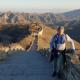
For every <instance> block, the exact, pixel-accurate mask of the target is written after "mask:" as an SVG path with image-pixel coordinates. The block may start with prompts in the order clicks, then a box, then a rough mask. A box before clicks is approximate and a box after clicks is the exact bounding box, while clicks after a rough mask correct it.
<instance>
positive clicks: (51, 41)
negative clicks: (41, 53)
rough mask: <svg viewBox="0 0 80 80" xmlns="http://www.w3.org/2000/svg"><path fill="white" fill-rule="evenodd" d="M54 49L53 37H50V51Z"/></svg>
mask: <svg viewBox="0 0 80 80" xmlns="http://www.w3.org/2000/svg"><path fill="white" fill-rule="evenodd" d="M53 47H54V35H53V36H52V38H51V40H50V49H51V50H52V49H53Z"/></svg>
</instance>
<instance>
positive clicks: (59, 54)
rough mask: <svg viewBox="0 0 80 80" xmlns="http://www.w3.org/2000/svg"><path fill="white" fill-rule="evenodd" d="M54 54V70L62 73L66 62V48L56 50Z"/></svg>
mask: <svg viewBox="0 0 80 80" xmlns="http://www.w3.org/2000/svg"><path fill="white" fill-rule="evenodd" d="M53 56H54V63H53V64H54V66H53V68H54V72H57V73H61V72H62V71H63V68H64V65H65V62H66V56H65V50H63V51H58V50H54V52H53Z"/></svg>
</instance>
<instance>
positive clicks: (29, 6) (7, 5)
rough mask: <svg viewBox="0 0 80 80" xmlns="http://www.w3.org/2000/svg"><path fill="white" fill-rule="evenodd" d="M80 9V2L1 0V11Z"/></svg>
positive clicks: (61, 10)
mask: <svg viewBox="0 0 80 80" xmlns="http://www.w3.org/2000/svg"><path fill="white" fill-rule="evenodd" d="M74 9H80V0H0V10H1V11H7V10H11V11H19V12H54V13H60V12H65V11H69V10H74Z"/></svg>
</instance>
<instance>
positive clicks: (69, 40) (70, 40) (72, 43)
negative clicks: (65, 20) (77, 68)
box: [66, 34, 75, 50]
mask: <svg viewBox="0 0 80 80" xmlns="http://www.w3.org/2000/svg"><path fill="white" fill-rule="evenodd" d="M66 39H67V42H70V43H71V49H73V50H75V45H74V41H73V40H72V39H71V38H70V37H69V36H68V35H67V34H66Z"/></svg>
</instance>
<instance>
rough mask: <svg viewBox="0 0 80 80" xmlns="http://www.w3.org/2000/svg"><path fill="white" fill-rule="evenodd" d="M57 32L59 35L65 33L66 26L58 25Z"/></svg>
mask: <svg viewBox="0 0 80 80" xmlns="http://www.w3.org/2000/svg"><path fill="white" fill-rule="evenodd" d="M57 33H58V34H59V35H62V34H63V33H64V27H63V26H60V27H58V28H57Z"/></svg>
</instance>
